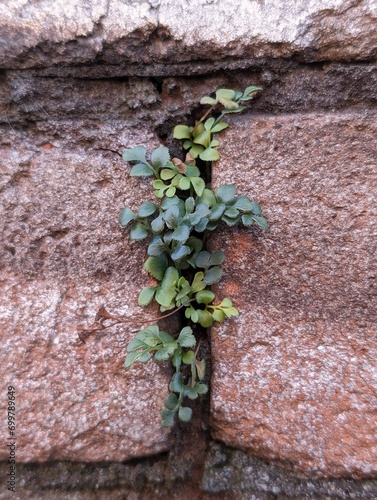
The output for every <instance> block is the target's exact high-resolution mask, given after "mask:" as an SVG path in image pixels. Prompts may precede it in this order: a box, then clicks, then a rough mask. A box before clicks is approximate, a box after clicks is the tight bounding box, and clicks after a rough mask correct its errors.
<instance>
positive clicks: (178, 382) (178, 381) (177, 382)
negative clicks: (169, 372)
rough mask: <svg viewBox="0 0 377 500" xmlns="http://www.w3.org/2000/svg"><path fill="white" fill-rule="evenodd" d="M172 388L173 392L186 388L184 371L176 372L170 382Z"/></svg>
mask: <svg viewBox="0 0 377 500" xmlns="http://www.w3.org/2000/svg"><path fill="white" fill-rule="evenodd" d="M169 387H170V390H171V391H172V392H178V393H180V392H182V391H183V390H184V385H183V378H182V373H180V372H178V373H175V374H174V375H173V377H172V379H171V381H170V384H169Z"/></svg>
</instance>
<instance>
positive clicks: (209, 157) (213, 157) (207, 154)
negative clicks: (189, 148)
mask: <svg viewBox="0 0 377 500" xmlns="http://www.w3.org/2000/svg"><path fill="white" fill-rule="evenodd" d="M199 158H200V159H201V160H203V161H217V160H218V159H219V158H220V155H219V152H218V151H217V150H216V149H213V148H207V149H205V150H204V151H203V152H202V153H200V155H199Z"/></svg>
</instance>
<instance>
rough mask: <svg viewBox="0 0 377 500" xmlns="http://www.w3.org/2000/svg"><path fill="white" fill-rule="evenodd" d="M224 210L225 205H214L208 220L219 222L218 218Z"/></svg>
mask: <svg viewBox="0 0 377 500" xmlns="http://www.w3.org/2000/svg"><path fill="white" fill-rule="evenodd" d="M225 209H226V205H224V203H220V204H219V205H215V206H214V207H213V208H212V210H211V213H210V215H209V220H219V219H220V217H221V216H222V215H223V213H224V211H225Z"/></svg>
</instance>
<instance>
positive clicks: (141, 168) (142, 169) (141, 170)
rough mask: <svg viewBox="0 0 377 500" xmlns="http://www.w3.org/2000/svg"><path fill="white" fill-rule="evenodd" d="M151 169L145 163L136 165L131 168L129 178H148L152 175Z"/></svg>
mask: <svg viewBox="0 0 377 500" xmlns="http://www.w3.org/2000/svg"><path fill="white" fill-rule="evenodd" d="M153 174H154V172H153V169H152V167H150V166H149V165H146V164H145V163H137V164H136V165H134V166H133V167H132V168H131V171H130V175H131V177H148V176H150V175H153Z"/></svg>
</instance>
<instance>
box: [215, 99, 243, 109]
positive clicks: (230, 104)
mask: <svg viewBox="0 0 377 500" xmlns="http://www.w3.org/2000/svg"><path fill="white" fill-rule="evenodd" d="M219 101H220V102H221V104H222V105H223V106H224V108H225V109H228V110H231V111H233V110H236V109H237V110H238V108H239V107H240V105H239V104H238V103H236V102H234V101H231V100H230V99H226V98H225V97H222V98H221V99H219Z"/></svg>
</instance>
